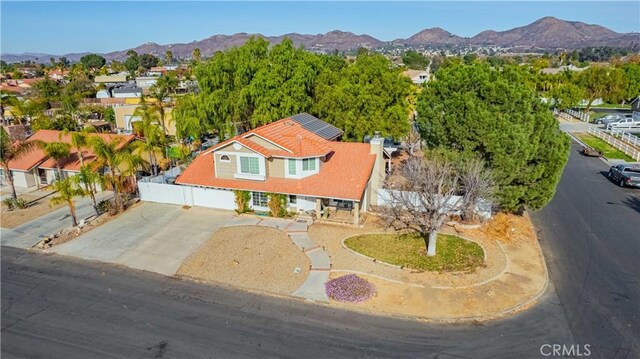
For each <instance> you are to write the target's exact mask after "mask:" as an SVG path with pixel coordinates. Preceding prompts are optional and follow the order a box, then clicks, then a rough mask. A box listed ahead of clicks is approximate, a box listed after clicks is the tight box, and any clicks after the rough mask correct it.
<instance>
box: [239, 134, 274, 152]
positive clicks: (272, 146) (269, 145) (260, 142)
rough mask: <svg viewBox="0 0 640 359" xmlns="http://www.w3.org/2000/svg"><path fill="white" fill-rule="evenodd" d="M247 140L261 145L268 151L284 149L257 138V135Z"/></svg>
mask: <svg viewBox="0 0 640 359" xmlns="http://www.w3.org/2000/svg"><path fill="white" fill-rule="evenodd" d="M247 140H250V141H252V142H255V143H257V144H259V145H260V146H262V147H264V148H266V149H269V150H282V148H280V147H278V146H276V145H274V144H273V143H271V142H269V141H267V140H264V139H262V138H260V137H258V136H255V135H253V136H249V137H247Z"/></svg>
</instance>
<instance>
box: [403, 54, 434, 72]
mask: <svg viewBox="0 0 640 359" xmlns="http://www.w3.org/2000/svg"><path fill="white" fill-rule="evenodd" d="M430 62H431V61H430V60H429V59H428V58H426V57H425V56H423V55H422V54H420V53H419V52H417V51H415V50H409V51H407V52H405V53H404V55H403V56H402V63H403V64H404V65H405V66H406V67H408V68H410V69H412V70H425V69H426V68H427V67H428V66H429V63H430Z"/></svg>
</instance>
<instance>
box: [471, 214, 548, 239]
mask: <svg viewBox="0 0 640 359" xmlns="http://www.w3.org/2000/svg"><path fill="white" fill-rule="evenodd" d="M460 232H461V233H464V235H465V236H468V235H471V236H474V237H485V238H489V239H493V240H497V241H500V242H507V243H509V242H518V241H530V240H532V239H534V240H535V239H536V233H535V230H534V228H533V225H532V224H531V221H530V220H529V215H528V214H527V213H525V214H523V215H521V216H519V215H517V214H512V213H498V214H496V215H495V216H494V217H493V218H491V220H490V221H489V222H487V223H485V224H483V225H482V227H480V228H478V229H468V230H462V231H460Z"/></svg>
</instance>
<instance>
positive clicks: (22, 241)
mask: <svg viewBox="0 0 640 359" xmlns="http://www.w3.org/2000/svg"><path fill="white" fill-rule="evenodd" d="M112 196H113V193H111V192H100V193H97V194H96V199H97V200H98V201H101V200H103V199H107V198H111V197H112ZM93 215H95V210H94V209H93V202H92V201H91V199H90V198H88V197H85V198H79V199H77V200H76V217H77V218H78V221H80V220H82V219H84V218H88V217H90V216H93ZM69 217H70V215H69V208H68V207H66V206H64V207H62V208H58V209H56V210H54V211H51V212H49V213H47V214H45V215H43V216H40V217H38V218H35V219H33V220H31V221H29V222H26V223H23V224H21V225H19V226H17V227H15V228H0V243H1V244H2V245H3V246H9V247H17V248H23V249H29V248H31V247H33V246H35V245H36V244H37V243H38V242H40V241H41V240H42V239H43V238H44V237H46V236H51V235H53V234H54V233H56V232H58V231H60V230H61V229H64V228H68V227H71V220H70V219H69Z"/></svg>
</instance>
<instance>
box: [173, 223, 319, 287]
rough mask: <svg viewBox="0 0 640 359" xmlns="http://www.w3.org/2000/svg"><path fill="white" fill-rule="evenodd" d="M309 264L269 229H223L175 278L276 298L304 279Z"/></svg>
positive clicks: (282, 235) (281, 235) (285, 239)
mask: <svg viewBox="0 0 640 359" xmlns="http://www.w3.org/2000/svg"><path fill="white" fill-rule="evenodd" d="M308 273H309V261H308V259H307V257H306V256H305V255H304V253H302V251H301V250H300V249H299V248H298V247H296V245H295V244H293V243H292V241H291V239H290V238H289V236H287V235H286V234H285V233H284V232H282V231H280V230H277V229H274V228H268V227H258V226H240V227H226V228H222V229H220V230H219V231H217V232H216V233H214V234H213V236H212V237H211V239H209V240H208V241H207V242H205V243H204V244H203V245H202V246H201V247H200V248H198V250H196V251H195V252H194V253H193V254H192V255H191V256H190V257H189V258H187V260H186V261H185V262H184V263H182V266H181V267H180V269H179V270H178V273H177V274H178V275H182V276H185V277H190V278H195V279H200V280H204V281H209V282H216V283H225V284H229V285H233V286H239V287H243V288H247V289H255V290H262V291H267V292H272V293H277V294H287V295H288V294H291V293H292V292H294V291H295V290H296V289H298V287H300V285H302V283H303V282H304V281H305V279H306V278H307V275H308Z"/></svg>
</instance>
